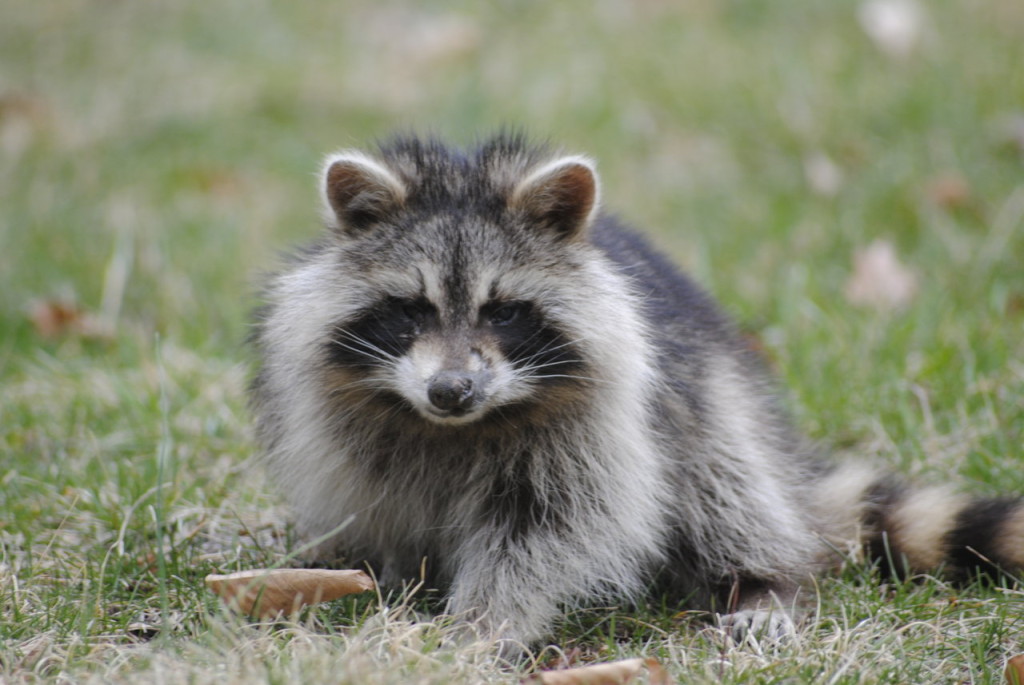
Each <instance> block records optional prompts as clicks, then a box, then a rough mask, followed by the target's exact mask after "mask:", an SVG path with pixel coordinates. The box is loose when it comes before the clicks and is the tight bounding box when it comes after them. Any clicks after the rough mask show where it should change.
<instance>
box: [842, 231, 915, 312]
mask: <svg viewBox="0 0 1024 685" xmlns="http://www.w3.org/2000/svg"><path fill="white" fill-rule="evenodd" d="M843 293H844V294H845V295H846V299H847V301H848V302H850V303H851V304H855V305H859V306H865V307H872V308H874V309H878V310H882V311H886V310H893V309H901V308H903V307H905V306H907V305H908V304H910V302H911V300H913V299H914V296H915V295H917V275H916V274H915V273H914V272H913V271H911V270H910V269H909V268H907V267H906V266H904V265H903V263H902V262H900V260H899V257H897V256H896V248H895V247H893V245H892V243H890V242H889V241H887V240H876V241H874V242H873V243H871V244H870V245H868V246H867V247H866V248H864V249H862V250H857V251H856V252H855V253H854V256H853V275H851V276H850V278H849V280H848V281H847V282H846V286H845V287H844V289H843Z"/></svg>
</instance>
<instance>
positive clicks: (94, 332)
mask: <svg viewBox="0 0 1024 685" xmlns="http://www.w3.org/2000/svg"><path fill="white" fill-rule="evenodd" d="M28 318H29V320H31V321H32V325H33V326H34V327H35V329H36V333H38V334H39V335H41V336H42V337H44V338H58V337H60V336H64V335H77V336H81V337H83V338H109V337H112V334H111V331H110V330H109V328H108V327H107V326H105V325H104V324H103V322H102V321H100V319H99V318H97V317H96V316H94V315H92V314H90V313H88V312H86V311H85V310H84V309H82V308H81V307H79V306H77V305H76V304H74V303H73V302H70V301H64V300H55V299H54V300H36V301H34V302H32V303H31V304H29V308H28Z"/></svg>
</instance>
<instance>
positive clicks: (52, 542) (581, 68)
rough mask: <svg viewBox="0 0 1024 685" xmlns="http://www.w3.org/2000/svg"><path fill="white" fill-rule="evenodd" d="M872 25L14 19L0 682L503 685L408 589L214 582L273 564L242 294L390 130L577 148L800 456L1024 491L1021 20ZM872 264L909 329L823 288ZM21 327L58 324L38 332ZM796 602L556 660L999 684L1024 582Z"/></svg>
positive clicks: (1015, 5)
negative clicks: (714, 327) (769, 642)
mask: <svg viewBox="0 0 1024 685" xmlns="http://www.w3.org/2000/svg"><path fill="white" fill-rule="evenodd" d="M860 7H861V5H860V4H859V3H857V2H852V1H847V0H837V1H835V2H829V3H820V2H812V1H811V0H794V1H793V2H787V3H757V2H751V1H747V0H730V1H728V2H706V1H703V0H701V1H698V2H692V3H685V4H680V5H679V6H677V5H676V4H673V3H661V2H643V3H624V2H603V3H584V2H582V1H577V0H570V1H569V2H565V3H539V2H521V3H508V2H505V3H494V4H492V5H489V6H479V7H478V6H477V5H474V4H470V3H464V2H454V1H453V2H439V3H434V4H431V5H430V9H417V8H416V6H415V5H414V4H413V3H401V2H388V3H375V2H369V1H368V0H356V1H354V2H346V3H302V4H298V3H291V4H289V3H280V2H270V1H268V0H257V1H255V2H244V3H243V2H241V1H240V0H225V1H224V2H219V3H200V2H192V1H185V2H179V3H173V4H166V3H164V4H159V3H127V4H126V3H85V2H81V1H80V0H52V1H50V2H46V3H31V2H27V1H16V2H14V3H8V6H6V7H5V9H4V21H3V22H2V23H0V255H2V256H0V333H2V336H0V387H2V392H0V607H2V612H0V680H2V681H11V682H50V681H59V682H137V681H141V680H147V679H148V680H150V681H153V682H160V683H164V682H166V683H177V682H189V683H204V682H218V683H223V682H263V683H277V682H296V681H306V682H316V681H321V680H322V681H327V680H330V681H332V682H352V683H407V682H420V683H447V682H516V681H517V679H518V678H519V674H518V673H516V672H513V671H509V670H508V669H506V668H503V667H501V665H500V664H499V663H498V662H497V661H496V659H495V658H494V657H493V655H491V654H490V652H488V651H487V650H486V649H482V648H478V647H466V646H457V645H454V644H450V641H449V640H447V639H446V636H447V632H446V631H447V628H446V626H445V624H444V623H443V622H439V621H430V620H427V619H425V618H424V617H423V616H422V615H421V609H422V605H421V603H420V602H419V600H417V599H415V598H413V599H411V600H403V599H402V598H384V600H383V601H378V600H375V599H366V598H364V599H361V600H356V601H344V600H342V601H338V602H335V603H332V604H330V605H327V606H325V607H321V608H317V609H313V610H310V611H307V612H306V613H304V614H302V615H301V616H300V617H298V618H297V620H296V621H294V622H291V623H286V624H283V625H278V626H252V625H246V624H245V623H244V622H242V621H240V620H238V619H236V618H233V617H231V616H230V615H227V614H226V613H225V612H224V611H223V610H222V608H221V607H220V606H219V605H218V603H217V602H216V601H215V600H214V599H213V598H212V597H211V596H210V595H209V594H208V593H207V592H206V591H205V590H204V589H203V587H202V578H203V577H204V576H205V575H206V574H207V573H209V572H214V571H219V572H224V571H231V570H238V569H243V568H253V567H258V566H265V565H270V564H276V563H280V562H281V561H282V560H283V559H284V556H285V555H286V554H287V551H288V550H289V549H290V548H291V547H292V544H293V541H292V540H291V539H290V537H289V535H290V533H289V530H288V526H287V512H286V511H285V510H284V509H283V508H282V506H281V505H280V503H279V502H278V500H276V499H275V498H274V494H273V488H272V484H268V483H266V482H264V480H263V478H262V475H261V474H260V472H259V470H258V468H257V467H256V466H255V463H254V461H253V460H252V458H251V452H252V449H253V447H252V441H251V436H250V432H249V428H248V417H247V414H246V410H245V400H244V387H245V383H246V379H247V375H248V371H247V363H248V352H247V351H246V349H245V347H244V344H243V340H244V338H245V334H246V320H247V316H248V311H249V310H250V308H251V307H252V306H253V305H254V300H253V298H252V295H251V293H252V292H253V284H254V283H255V282H257V280H258V277H259V273H260V271H261V270H262V269H265V268H269V267H271V266H272V265H273V264H274V262H275V259H276V254H277V252H278V250H280V249H281V248H283V247H285V246H286V245H288V244H290V243H293V242H295V241H297V240H302V239H305V238H307V237H309V236H311V235H312V234H313V233H314V232H315V230H316V228H317V207H316V204H315V192H314V189H313V179H312V173H313V171H314V170H315V169H316V168H317V165H318V162H319V160H320V158H321V156H322V155H323V154H324V153H326V152H327V151H329V150H331V149H334V148H339V147H347V146H356V145H362V144H365V143H367V142H368V141H369V140H371V139H372V138H373V137H375V136H380V135H385V134H387V133H388V132H389V131H393V130H396V129H398V130H406V129H410V128H413V129H416V130H420V131H433V132H437V133H440V134H442V135H444V136H446V137H449V138H452V139H454V140H456V141H461V142H470V141H472V140H473V139H474V138H475V137H477V136H480V135H483V134H486V133H487V132H488V131H490V130H492V129H493V128H495V127H497V126H500V125H502V124H516V125H522V126H524V127H526V128H527V129H528V130H530V131H532V132H534V133H536V134H537V135H539V136H542V137H550V138H551V139H552V140H554V141H558V142H559V143H561V144H564V145H565V146H566V147H567V148H569V149H572V150H578V151H583V152H586V153H588V154H591V155H593V156H594V157H595V158H596V159H597V160H598V162H599V165H600V169H601V171H602V176H603V179H604V187H605V194H606V203H607V205H608V206H610V207H611V208H613V209H614V210H615V211H617V212H618V213H620V214H621V215H623V216H624V217H626V218H627V219H628V220H629V221H630V222H631V223H635V224H637V225H639V226H643V227H645V228H647V229H648V230H649V231H651V232H652V233H654V234H655V237H656V239H657V240H658V241H659V243H660V244H661V245H663V246H664V247H665V249H666V250H668V251H669V252H671V253H672V254H673V256H674V257H676V258H677V259H678V260H679V261H680V262H681V263H682V264H684V265H685V266H686V267H687V268H688V269H689V270H690V271H692V272H693V273H694V274H695V275H696V276H697V277H698V278H699V279H700V280H701V281H702V282H704V283H705V284H706V285H707V286H708V287H709V288H710V289H711V290H712V291H713V292H714V293H715V294H716V295H717V296H718V297H719V298H720V299H721V300H722V301H723V302H724V303H725V305H726V306H727V308H728V309H729V310H730V311H732V312H734V313H735V314H736V316H737V317H738V318H739V319H740V321H741V322H742V323H743V325H744V326H745V327H746V328H747V329H748V330H750V331H751V332H752V333H753V334H754V335H756V336H757V337H758V338H759V339H760V340H761V341H763V345H764V347H765V351H766V354H767V355H768V356H769V358H770V359H771V361H772V363H773V364H774V365H775V366H776V367H777V369H778V372H779V374H780V375H781V376H782V378H783V379H784V382H785V385H786V387H787V389H788V392H789V393H790V399H791V405H792V407H793V409H794V412H795V413H796V414H797V416H798V419H799V422H800V425H801V426H802V427H803V428H804V429H805V430H806V431H807V432H808V433H809V434H810V435H811V436H812V437H813V438H815V439H817V440H819V441H821V443H822V444H823V446H824V447H826V448H829V449H834V450H836V451H839V452H841V453H842V454H843V455H844V456H846V457H848V458H871V459H876V460H879V461H882V462H884V463H889V464H892V465H893V466H894V467H895V468H897V469H899V470H902V471H904V472H907V473H909V474H912V475H913V476H915V477H917V478H920V479H922V480H926V481H936V480H955V481H957V482H958V483H960V484H962V486H963V487H964V488H966V489H968V490H970V491H973V492H985V493H991V492H1024V469H1022V468H1021V459H1022V458H1024V184H1022V178H1024V175H1022V170H1024V142H1022V138H1024V132H1022V128H1024V124H1022V123H1021V117H1022V116H1024V108H1022V104H1021V103H1024V70H1021V69H1020V68H1019V65H1020V64H1022V63H1024V42H1022V41H1021V40H1020V36H1021V35H1022V34H1024V9H1022V6H1021V4H1020V3H1019V2H1017V1H1016V0H976V1H975V2H972V3H954V2H951V1H947V0H937V1H936V2H932V3H927V4H924V3H922V4H921V7H922V9H923V12H924V22H923V32H922V36H921V39H920V42H919V43H918V44H917V45H916V46H915V48H914V49H913V50H912V51H911V52H910V54H908V55H907V56H905V57H895V56H891V55H887V54H886V53H885V52H884V51H882V50H880V49H879V47H878V46H877V45H876V44H875V43H874V42H873V41H872V40H871V38H870V37H869V36H868V35H867V34H866V33H865V31H864V30H863V29H862V27H861V25H860V24H859V22H858V10H859V8H860ZM822 159H824V160H827V161H826V166H828V165H829V164H831V167H830V168H831V169H832V170H838V171H839V175H840V176H841V179H839V180H838V182H837V183H834V184H833V185H831V186H830V185H829V184H828V183H825V187H823V186H822V181H821V179H820V178H818V177H816V176H815V175H814V173H815V172H814V171H813V170H814V164H813V161H814V160H819V162H820V160H822ZM818 168H819V172H817V173H818V174H820V173H821V172H820V164H819V167H818ZM809 169H810V170H811V171H810V172H809V171H808V170H809ZM826 180H827V179H826ZM833 180H834V179H833ZM816 188H817V189H816ZM876 238H884V239H887V240H889V241H891V242H892V243H893V244H894V245H895V247H896V249H897V251H898V254H899V255H900V257H901V259H902V260H903V261H904V262H905V263H906V264H908V265H909V266H910V267H911V268H912V269H913V270H914V271H915V272H916V273H917V275H918V278H919V281H920V288H919V294H918V295H917V297H916V298H915V299H914V300H913V301H912V302H911V303H910V304H909V305H908V306H907V307H906V308H905V309H903V310H901V311H896V312H886V311H879V310H877V309H873V308H859V307H856V306H853V305H851V304H850V303H849V302H848V301H847V299H846V298H845V297H844V295H843V287H844V284H845V283H846V281H847V279H848V278H849V277H850V274H851V269H852V256H853V253H854V252H855V250H857V249H859V248H862V247H864V246H866V245H867V244H868V243H870V242H871V241H872V240H874V239H876ZM39 302H43V303H50V304H51V305H52V304H53V303H56V302H61V303H64V306H65V307H66V308H67V310H68V311H70V312H71V313H72V314H71V316H72V318H76V317H79V318H78V324H79V328H77V329H76V328H74V327H72V329H71V330H66V331H64V332H63V333H60V334H57V335H54V336H47V335H44V334H43V331H42V330H40V328H39V325H38V324H34V323H33V319H32V316H31V312H32V311H38V303H39ZM80 317H88V319H87V321H92V322H93V323H91V324H89V325H86V323H85V322H83V321H82V320H81V318H80ZM97 321H98V323H96V322H97ZM90 326H91V328H90ZM83 327H84V330H83ZM807 599H808V604H809V612H808V617H807V620H806V621H805V622H804V623H803V625H802V628H801V634H800V636H799V638H798V639H797V640H796V641H795V642H794V643H793V644H790V645H785V646H779V647H773V648H767V647H765V648H756V647H752V646H749V645H748V646H742V647H738V648H737V647H733V646H728V645H724V644H723V643H722V642H721V641H720V640H719V639H718V638H717V637H716V636H715V635H714V634H713V633H709V632H708V631H706V630H704V629H703V628H702V624H701V622H700V621H699V620H696V619H695V618H693V617H690V616H679V615H676V614H674V613H673V612H672V611H669V610H666V609H664V608H662V607H658V606H650V607H641V608H639V609H638V610H635V611H631V610H626V609H623V608H603V609H602V608H589V609H583V610H579V611H577V612H573V613H572V614H571V615H570V617H569V619H568V620H567V623H566V625H565V626H563V627H562V628H561V630H560V632H559V634H558V635H557V636H556V638H557V641H556V644H557V645H558V649H560V650H561V651H563V652H566V653H569V652H572V650H573V649H574V648H576V647H579V648H581V649H582V652H581V653H582V657H581V658H584V659H590V658H600V659H612V658H617V657H625V656H635V655H653V656H656V657H658V658H659V659H661V660H662V661H663V662H664V663H666V664H667V665H668V667H669V669H670V671H671V672H672V673H673V674H674V675H675V676H676V677H679V678H681V679H684V680H685V681H686V682H724V683H734V682H735V683H739V682H744V683H746V682H757V683H776V682H787V683H788V682H805V681H806V682H828V683H874V682H971V683H998V682H1001V679H1002V675H1001V670H1002V664H1003V662H1004V660H1005V658H1006V657H1007V656H1009V655H1012V654H1014V653H1016V652H1020V651H1024V645H1022V644H1021V642H1022V638H1021V636H1022V635H1024V630H1022V628H1024V625H1022V620H1024V618H1022V617H1024V596H1022V594H1021V590H1020V588H1019V587H1018V586H1015V585H1010V586H1009V587H1007V588H1003V589H998V588H996V589H993V588H984V587H977V586H971V587H967V588H960V587H949V586H947V585H945V584H944V583H943V582H942V581H941V580H938V579H933V578H925V579H919V580H917V581H914V582H908V583H892V582H882V580H880V579H878V578H873V577H872V574H871V572H870V570H867V569H863V568H856V567H855V568H852V569H850V570H848V571H847V572H845V573H844V574H841V575H838V576H830V577H826V578H823V579H821V580H820V583H819V586H818V587H817V588H816V591H815V592H809V593H808V598H807ZM419 619H423V620H419ZM556 655H557V650H555V649H552V650H549V651H548V652H546V653H545V654H544V655H541V657H540V658H542V659H553V658H555V657H556Z"/></svg>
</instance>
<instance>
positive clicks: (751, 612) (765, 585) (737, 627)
mask: <svg viewBox="0 0 1024 685" xmlns="http://www.w3.org/2000/svg"><path fill="white" fill-rule="evenodd" d="M798 590H799V585H798V584H797V583H795V582H791V581H776V582H764V581H758V580H738V581H736V582H734V583H733V584H732V586H731V588H730V590H729V593H728V594H729V597H728V600H727V602H726V606H727V607H728V609H727V610H728V612H729V613H726V614H719V615H718V625H719V627H720V628H722V629H723V630H725V631H726V632H727V633H728V634H729V636H730V637H731V638H732V639H733V640H734V641H736V642H742V641H743V640H744V639H746V638H747V637H748V636H749V637H752V638H753V639H755V640H784V639H786V638H789V637H792V636H793V635H795V634H796V624H795V623H794V622H793V615H792V612H793V606H794V604H795V603H796V595H797V592H798Z"/></svg>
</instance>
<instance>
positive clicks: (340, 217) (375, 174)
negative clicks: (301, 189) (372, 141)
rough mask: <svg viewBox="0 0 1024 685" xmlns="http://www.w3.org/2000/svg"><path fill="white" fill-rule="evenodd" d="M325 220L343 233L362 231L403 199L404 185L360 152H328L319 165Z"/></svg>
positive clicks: (379, 164)
mask: <svg viewBox="0 0 1024 685" xmlns="http://www.w3.org/2000/svg"><path fill="white" fill-rule="evenodd" d="M321 190H322V192H323V198H324V203H325V205H326V207H327V209H328V210H329V212H330V214H329V215H328V216H327V219H328V223H329V224H330V225H331V226H332V227H333V228H336V229H338V230H340V231H343V232H346V233H352V232H358V231H362V230H364V229H366V228H369V227H370V226H372V225H374V224H376V223H378V222H380V221H381V220H382V219H385V218H386V217H387V216H388V215H389V214H391V213H392V212H394V211H395V210H397V209H399V208H400V207H401V206H402V203H404V202H405V196H406V188H405V185H404V184H403V183H402V182H401V180H399V178H398V177H397V176H395V174H394V173H392V172H391V171H389V170H388V169H387V167H385V166H384V165H383V164H381V163H380V162H378V161H376V160H375V159H373V158H371V157H368V156H367V155H364V154H363V153H361V152H354V151H346V152H339V153H338V154H335V155H331V156H330V157H328V158H327V161H326V162H325V163H324V169H323V185H322V186H321Z"/></svg>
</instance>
